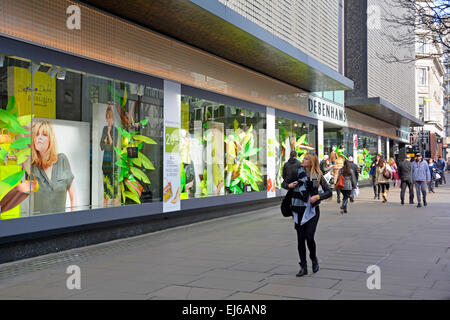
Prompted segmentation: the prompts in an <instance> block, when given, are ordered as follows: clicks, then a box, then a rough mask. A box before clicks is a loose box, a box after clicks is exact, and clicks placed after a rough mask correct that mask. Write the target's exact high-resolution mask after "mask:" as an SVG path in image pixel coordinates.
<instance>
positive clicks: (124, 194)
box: [123, 191, 141, 204]
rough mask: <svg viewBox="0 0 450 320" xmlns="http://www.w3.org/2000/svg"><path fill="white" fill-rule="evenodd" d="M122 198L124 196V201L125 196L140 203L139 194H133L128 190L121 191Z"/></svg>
mask: <svg viewBox="0 0 450 320" xmlns="http://www.w3.org/2000/svg"><path fill="white" fill-rule="evenodd" d="M123 198H124V200H123V201H124V202H125V198H130V199H131V200H133V201H134V202H136V203H139V204H140V203H141V200H139V196H138V195H137V194H134V193H132V192H130V191H125V192H123Z"/></svg>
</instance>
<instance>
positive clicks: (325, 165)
mask: <svg viewBox="0 0 450 320" xmlns="http://www.w3.org/2000/svg"><path fill="white" fill-rule="evenodd" d="M320 170H321V171H322V174H323V175H326V174H327V173H328V172H330V170H331V163H330V160H329V157H328V155H327V154H326V155H324V156H323V159H322V161H320Z"/></svg>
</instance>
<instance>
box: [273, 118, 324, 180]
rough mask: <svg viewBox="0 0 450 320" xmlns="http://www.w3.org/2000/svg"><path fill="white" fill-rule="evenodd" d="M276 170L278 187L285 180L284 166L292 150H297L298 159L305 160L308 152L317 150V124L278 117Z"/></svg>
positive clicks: (276, 126)
mask: <svg viewBox="0 0 450 320" xmlns="http://www.w3.org/2000/svg"><path fill="white" fill-rule="evenodd" d="M275 135H276V136H277V141H276V143H275V155H276V156H275V170H276V187H277V188H281V184H282V182H283V176H282V174H283V166H284V164H285V163H286V161H288V160H289V155H290V153H291V151H293V150H295V151H296V152H297V159H299V160H300V161H302V160H303V158H304V157H305V155H306V153H308V152H309V151H316V126H314V125H312V124H307V123H303V122H299V121H296V120H291V119H286V118H282V117H276V121H275Z"/></svg>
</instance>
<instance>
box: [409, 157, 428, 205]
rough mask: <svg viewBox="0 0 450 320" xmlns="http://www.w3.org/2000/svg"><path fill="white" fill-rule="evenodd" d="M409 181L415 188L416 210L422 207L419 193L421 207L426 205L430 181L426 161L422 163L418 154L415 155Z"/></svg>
mask: <svg viewBox="0 0 450 320" xmlns="http://www.w3.org/2000/svg"><path fill="white" fill-rule="evenodd" d="M411 179H412V182H413V183H414V185H415V186H416V194H417V208H420V207H422V204H421V202H420V201H421V199H422V197H421V196H420V193H421V192H422V196H423V205H424V206H426V205H427V184H428V183H430V181H431V174H430V169H429V168H428V164H427V162H426V161H423V158H422V155H421V154H420V153H418V154H416V161H414V163H413V164H412V166H411Z"/></svg>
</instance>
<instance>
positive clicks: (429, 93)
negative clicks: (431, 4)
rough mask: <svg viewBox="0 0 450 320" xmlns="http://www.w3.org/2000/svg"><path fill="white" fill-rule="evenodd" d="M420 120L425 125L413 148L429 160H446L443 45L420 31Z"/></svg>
mask: <svg viewBox="0 0 450 320" xmlns="http://www.w3.org/2000/svg"><path fill="white" fill-rule="evenodd" d="M416 39H417V40H416V63H415V64H416V116H417V117H418V118H419V119H422V120H423V121H424V123H425V125H424V126H423V127H421V128H415V129H414V131H413V134H412V144H414V145H415V146H417V147H418V149H419V150H421V152H423V154H424V156H425V157H426V158H433V159H437V157H439V156H443V149H444V148H443V145H444V142H445V139H444V138H445V136H446V134H445V133H446V132H445V131H446V130H445V117H446V111H445V100H444V91H445V90H444V88H445V87H444V75H445V66H444V64H443V62H444V57H443V50H442V45H441V44H439V43H437V42H436V41H435V40H436V39H433V38H431V36H430V35H429V33H427V32H424V31H423V30H416Z"/></svg>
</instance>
